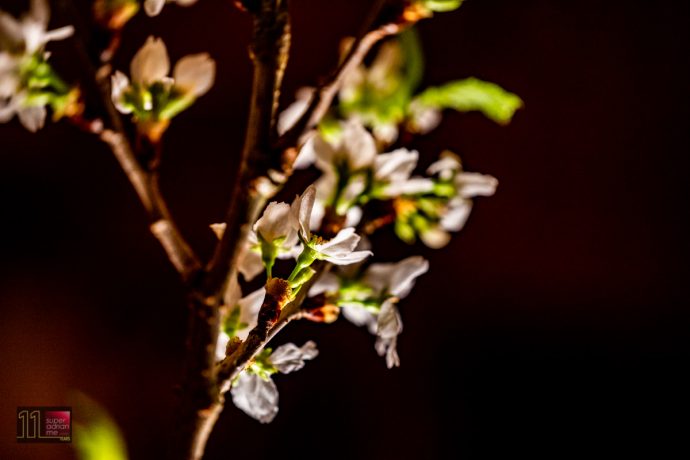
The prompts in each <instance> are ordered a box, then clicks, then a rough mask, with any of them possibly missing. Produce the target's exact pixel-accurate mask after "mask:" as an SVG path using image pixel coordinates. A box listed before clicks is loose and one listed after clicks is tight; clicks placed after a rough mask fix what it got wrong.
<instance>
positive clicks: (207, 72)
mask: <svg viewBox="0 0 690 460" xmlns="http://www.w3.org/2000/svg"><path fill="white" fill-rule="evenodd" d="M215 78H216V61H214V60H213V59H211V57H210V56H209V55H208V53H199V54H190V55H189V56H185V57H183V58H182V59H180V60H179V61H178V62H177V64H176V65H175V70H174V71H173V79H174V80H175V86H176V87H181V88H183V89H184V90H185V91H188V92H190V93H191V94H193V95H194V96H195V97H199V96H201V95H202V94H206V92H207V91H208V90H209V89H211V86H213V81H214V80H215Z"/></svg>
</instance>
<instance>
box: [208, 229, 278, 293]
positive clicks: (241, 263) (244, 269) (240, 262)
mask: <svg viewBox="0 0 690 460" xmlns="http://www.w3.org/2000/svg"><path fill="white" fill-rule="evenodd" d="M210 227H211V230H213V233H214V234H215V235H216V237H218V239H221V238H222V237H223V233H225V227H226V224H225V223H219V224H211V225H210ZM279 257H280V255H279ZM237 271H239V272H240V273H241V274H242V276H244V279H245V280H247V281H251V280H253V279H254V278H255V277H256V276H257V275H258V274H260V273H261V272H263V271H264V263H263V261H262V260H261V254H260V250H259V240H258V238H257V237H256V233H254V231H250V232H249V234H248V235H247V241H246V243H245V245H244V246H243V247H242V249H241V250H240V254H239V256H238V259H237Z"/></svg>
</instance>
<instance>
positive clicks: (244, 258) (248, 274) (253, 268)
mask: <svg viewBox="0 0 690 460" xmlns="http://www.w3.org/2000/svg"><path fill="white" fill-rule="evenodd" d="M237 266H238V267H237V270H238V271H239V272H240V273H241V274H242V276H243V277H244V279H245V281H251V280H253V279H254V278H256V276H257V275H259V274H260V273H262V272H263V271H264V262H263V260H261V254H259V253H258V252H256V251H254V250H252V249H251V248H250V247H248V248H247V249H245V251H244V252H243V253H242V254H240V258H239V260H238V261H237Z"/></svg>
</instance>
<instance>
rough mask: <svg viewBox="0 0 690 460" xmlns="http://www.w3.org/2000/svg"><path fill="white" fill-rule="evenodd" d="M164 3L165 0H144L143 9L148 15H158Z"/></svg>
mask: <svg viewBox="0 0 690 460" xmlns="http://www.w3.org/2000/svg"><path fill="white" fill-rule="evenodd" d="M164 5H165V0H144V11H146V14H147V15H149V16H158V15H159V14H160V12H161V11H162V10H163V6H164Z"/></svg>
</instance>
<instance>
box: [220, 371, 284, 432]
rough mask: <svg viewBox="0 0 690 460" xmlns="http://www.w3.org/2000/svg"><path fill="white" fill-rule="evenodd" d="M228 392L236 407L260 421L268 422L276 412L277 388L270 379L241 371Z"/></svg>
mask: <svg viewBox="0 0 690 460" xmlns="http://www.w3.org/2000/svg"><path fill="white" fill-rule="evenodd" d="M230 393H231V394H232V402H233V403H234V404H235V406H237V408H238V409H240V410H241V411H243V412H244V413H245V414H247V415H249V416H250V417H252V418H255V419H256V420H258V421H259V422H261V423H270V422H271V421H273V419H274V418H275V416H276V414H278V388H276V385H275V383H273V380H271V379H269V380H264V379H262V378H261V377H259V376H258V375H256V374H249V373H247V372H246V371H245V372H242V373H241V374H240V376H239V377H238V379H237V381H236V382H235V384H234V385H233V386H232V389H231V390H230Z"/></svg>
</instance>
